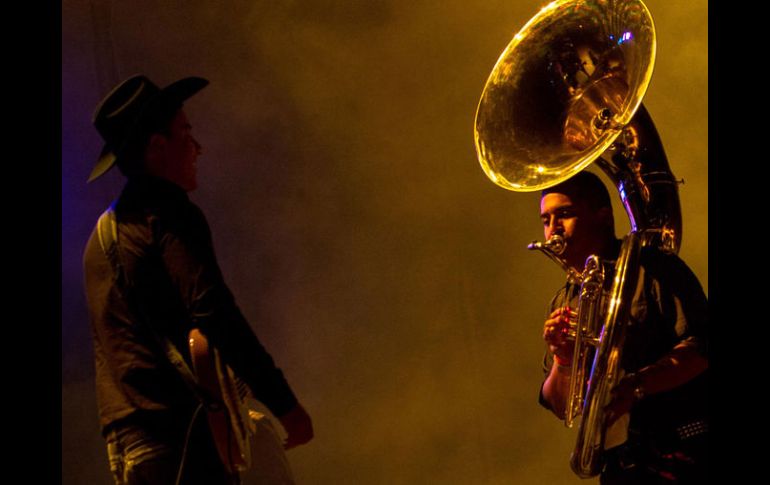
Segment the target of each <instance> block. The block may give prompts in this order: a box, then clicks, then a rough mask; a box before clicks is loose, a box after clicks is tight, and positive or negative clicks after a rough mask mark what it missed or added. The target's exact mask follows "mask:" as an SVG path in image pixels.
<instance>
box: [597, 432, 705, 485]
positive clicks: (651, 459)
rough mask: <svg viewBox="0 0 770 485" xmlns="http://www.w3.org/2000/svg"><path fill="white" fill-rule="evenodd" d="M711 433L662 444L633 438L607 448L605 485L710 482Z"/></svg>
mask: <svg viewBox="0 0 770 485" xmlns="http://www.w3.org/2000/svg"><path fill="white" fill-rule="evenodd" d="M707 437H708V435H707V434H702V435H700V436H697V437H693V438H689V439H687V440H685V441H681V442H679V443H677V444H676V446H670V447H661V446H656V444H655V443H651V442H649V441H641V442H639V441H638V442H630V443H626V444H623V445H621V446H618V447H616V448H613V449H611V450H607V453H606V454H605V458H606V464H605V467H604V470H603V471H602V474H601V477H600V479H599V483H600V484H601V485H704V484H707V483H708V466H707V460H708V443H707Z"/></svg>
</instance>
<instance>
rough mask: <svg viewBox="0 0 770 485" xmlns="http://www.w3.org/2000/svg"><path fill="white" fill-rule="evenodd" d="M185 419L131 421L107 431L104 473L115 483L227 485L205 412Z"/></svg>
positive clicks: (232, 481) (232, 478)
mask: <svg viewBox="0 0 770 485" xmlns="http://www.w3.org/2000/svg"><path fill="white" fill-rule="evenodd" d="M189 425H190V422H189V420H188V422H187V423H184V422H178V421H176V420H173V419H155V418H149V419H148V418H142V419H131V420H128V421H126V422H124V423H121V424H119V425H117V426H114V427H113V428H112V429H111V430H110V432H109V433H108V434H107V454H108V457H109V462H110V471H111V472H112V476H113V478H114V480H115V484H116V485H174V484H177V483H179V484H180V485H220V484H221V485H231V484H237V483H239V481H238V477H237V476H230V475H229V474H228V473H227V472H226V471H225V468H224V466H223V465H222V462H221V461H220V459H219V455H218V454H217V450H216V447H215V445H214V441H213V439H212V437H211V433H210V431H209V428H208V424H207V422H206V417H205V413H204V412H201V413H199V414H198V415H197V418H195V422H194V423H193V425H192V428H191V429H190V433H189V439H188V428H189Z"/></svg>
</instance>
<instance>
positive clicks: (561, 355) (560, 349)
mask: <svg viewBox="0 0 770 485" xmlns="http://www.w3.org/2000/svg"><path fill="white" fill-rule="evenodd" d="M573 316H574V312H573V311H572V310H571V309H570V308H569V307H561V308H557V309H556V310H554V311H552V312H551V314H550V315H549V316H548V319H547V320H546V321H545V326H544V327H543V339H544V340H545V341H546V343H547V344H548V347H549V348H550V350H551V352H552V353H553V355H554V356H555V358H556V359H557V361H558V362H559V363H560V364H562V365H571V364H572V354H573V351H574V348H575V342H574V341H573V340H569V339H568V338H567V335H568V333H569V324H570V318H571V317H573Z"/></svg>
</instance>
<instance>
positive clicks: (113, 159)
mask: <svg viewBox="0 0 770 485" xmlns="http://www.w3.org/2000/svg"><path fill="white" fill-rule="evenodd" d="M208 84H209V81H208V80H207V79H204V78H202V77H186V78H184V79H180V80H179V81H176V82H174V83H171V84H169V85H168V86H166V87H165V88H163V89H161V90H160V91H158V93H157V94H156V95H155V96H153V97H152V99H150V100H149V101H148V102H147V103H146V105H145V107H144V108H143V109H142V112H141V114H140V115H139V116H138V117H137V119H136V120H135V121H134V123H133V124H132V125H131V128H130V129H129V131H128V136H126V137H125V138H126V139H130V135H132V134H134V133H135V132H136V130H137V129H138V128H139V127H141V125H142V122H143V121H144V120H145V119H146V118H147V115H148V114H149V113H152V112H153V111H154V110H155V109H156V108H157V107H158V106H161V105H164V104H174V103H179V104H181V103H183V102H184V101H186V100H187V99H189V98H191V97H192V96H193V95H195V94H196V93H197V92H198V91H200V90H201V89H203V88H205V87H206V86H208ZM122 148H123V146H118V147H113V146H110V145H104V147H102V151H101V153H100V154H99V158H98V160H97V162H96V166H94V169H93V170H92V171H91V174H90V175H89V176H88V182H93V181H94V180H96V179H97V178H99V177H101V176H102V175H104V174H105V173H107V171H109V170H110V169H111V168H112V167H113V166H115V164H116V163H117V162H118V153H119V152H120V150H121V149H122Z"/></svg>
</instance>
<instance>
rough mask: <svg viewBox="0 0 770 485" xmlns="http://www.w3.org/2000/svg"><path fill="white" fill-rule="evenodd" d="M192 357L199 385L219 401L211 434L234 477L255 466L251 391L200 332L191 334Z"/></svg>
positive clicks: (211, 418)
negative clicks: (252, 462) (252, 445)
mask: <svg viewBox="0 0 770 485" xmlns="http://www.w3.org/2000/svg"><path fill="white" fill-rule="evenodd" d="M189 343H190V356H191V358H192V366H193V370H194V372H195V375H196V377H197V378H198V383H199V384H200V386H201V387H202V388H203V389H205V390H206V391H207V392H208V393H209V395H210V396H212V397H213V398H214V399H215V400H216V401H218V402H220V403H222V405H221V406H217V408H216V409H213V410H212V409H207V418H208V423H209V428H210V429H211V434H212V435H213V437H214V442H215V444H216V447H217V451H218V452H219V457H220V458H221V460H222V463H223V464H224V466H225V468H226V469H227V470H228V472H230V473H232V474H237V473H239V472H242V471H245V470H247V469H249V468H250V467H251V460H252V454H251V449H250V439H251V435H252V434H253V430H252V429H251V428H252V427H253V425H252V423H251V419H250V417H249V409H248V407H247V404H246V400H247V399H248V398H249V397H250V392H249V391H248V388H247V387H246V385H245V384H244V383H243V382H242V381H240V380H239V379H238V378H237V377H236V376H235V375H234V374H233V371H232V369H230V368H229V367H228V366H227V365H225V363H224V362H222V359H221V357H220V356H219V352H218V351H217V349H215V348H213V347H211V346H210V345H209V342H208V340H207V339H206V337H204V336H203V334H202V333H200V331H199V330H198V329H193V330H192V331H191V332H190V335H189Z"/></svg>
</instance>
